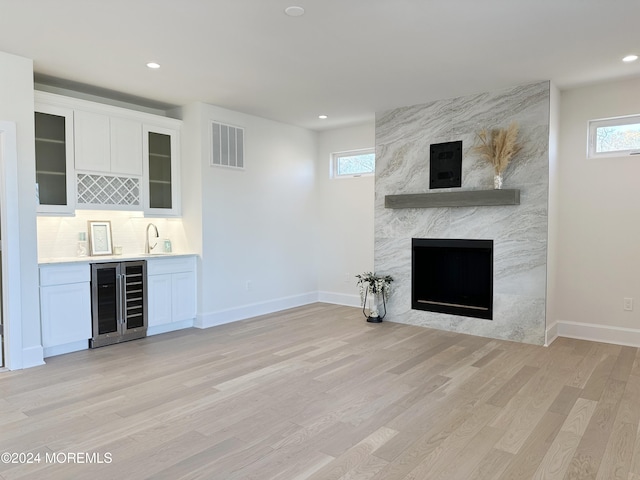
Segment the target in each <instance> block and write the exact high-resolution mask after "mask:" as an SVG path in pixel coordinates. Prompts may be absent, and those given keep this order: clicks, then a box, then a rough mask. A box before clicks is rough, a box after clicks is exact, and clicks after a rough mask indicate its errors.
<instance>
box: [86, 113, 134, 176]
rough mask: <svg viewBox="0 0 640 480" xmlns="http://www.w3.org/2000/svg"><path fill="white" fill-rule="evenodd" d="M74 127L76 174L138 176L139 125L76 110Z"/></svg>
mask: <svg viewBox="0 0 640 480" xmlns="http://www.w3.org/2000/svg"><path fill="white" fill-rule="evenodd" d="M74 125H75V128H74V133H75V146H76V148H75V167H76V170H83V171H88V172H96V173H113V174H123V175H138V176H140V175H142V122H136V121H134V120H130V119H127V118H119V117H115V116H109V115H104V114H101V113H95V112H86V111H83V110H76V111H75V113H74Z"/></svg>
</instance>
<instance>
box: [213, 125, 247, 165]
mask: <svg viewBox="0 0 640 480" xmlns="http://www.w3.org/2000/svg"><path fill="white" fill-rule="evenodd" d="M210 163H211V165H212V166H220V167H231V168H240V169H243V168H244V128H241V127H234V126H232V125H225V124H223V123H218V122H211V161H210Z"/></svg>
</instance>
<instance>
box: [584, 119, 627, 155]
mask: <svg viewBox="0 0 640 480" xmlns="http://www.w3.org/2000/svg"><path fill="white" fill-rule="evenodd" d="M588 155H589V158H600V157H619V156H622V155H640V115H632V116H628V117H616V118H607V119H603V120H591V121H590V122H589V147H588Z"/></svg>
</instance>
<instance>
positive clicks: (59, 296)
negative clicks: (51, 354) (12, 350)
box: [40, 282, 91, 348]
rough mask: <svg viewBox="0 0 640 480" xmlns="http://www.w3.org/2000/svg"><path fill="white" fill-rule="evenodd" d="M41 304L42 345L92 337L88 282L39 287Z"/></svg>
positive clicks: (53, 345) (51, 345) (53, 344)
mask: <svg viewBox="0 0 640 480" xmlns="http://www.w3.org/2000/svg"><path fill="white" fill-rule="evenodd" d="M40 304H41V305H40V312H41V314H40V315H41V322H42V346H43V347H45V348H47V347H55V346H58V345H64V344H67V343H72V342H78V341H81V340H88V339H89V338H91V289H90V287H89V282H84V283H72V284H66V285H52V286H47V287H40Z"/></svg>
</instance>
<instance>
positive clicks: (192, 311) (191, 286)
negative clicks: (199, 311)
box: [171, 272, 196, 322]
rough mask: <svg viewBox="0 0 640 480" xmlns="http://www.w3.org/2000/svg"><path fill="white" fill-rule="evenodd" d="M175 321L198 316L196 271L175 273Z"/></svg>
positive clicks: (172, 300) (173, 290)
mask: <svg viewBox="0 0 640 480" xmlns="http://www.w3.org/2000/svg"><path fill="white" fill-rule="evenodd" d="M171 302H172V304H173V321H174V322H180V321H182V320H192V319H194V318H195V317H196V274H195V272H182V273H174V274H173V278H172V299H171Z"/></svg>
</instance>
